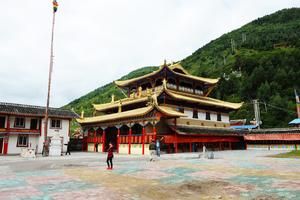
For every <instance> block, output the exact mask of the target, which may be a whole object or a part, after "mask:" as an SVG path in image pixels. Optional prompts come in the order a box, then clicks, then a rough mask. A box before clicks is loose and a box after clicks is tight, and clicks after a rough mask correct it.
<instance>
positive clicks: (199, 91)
mask: <svg viewBox="0 0 300 200" xmlns="http://www.w3.org/2000/svg"><path fill="white" fill-rule="evenodd" d="M195 94H198V95H203V87H202V86H200V85H198V86H196V87H195Z"/></svg>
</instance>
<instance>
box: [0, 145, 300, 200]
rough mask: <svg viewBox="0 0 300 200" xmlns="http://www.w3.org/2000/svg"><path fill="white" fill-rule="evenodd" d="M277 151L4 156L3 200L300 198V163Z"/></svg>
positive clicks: (0, 177)
mask: <svg viewBox="0 0 300 200" xmlns="http://www.w3.org/2000/svg"><path fill="white" fill-rule="evenodd" d="M275 153H277V152H272V151H255V150H253V151H224V152H216V153H215V159H213V160H208V159H202V158H200V159H199V154H197V153H189V154H177V155H175V154H173V155H162V156H161V158H160V159H159V160H157V161H155V162H149V161H148V160H147V157H141V156H128V155H115V169H114V170H106V165H105V155H103V154H101V153H76V154H73V155H72V156H70V157H59V158H37V159H33V160H26V159H24V158H20V157H0V199H1V200H2V199H5V200H7V199H32V200H35V199H118V200H119V199H134V200H135V199H146V200H147V199H160V200H164V199H256V200H258V199H260V200H269V199H293V200H294V199H300V159H286V158H272V157H268V156H269V155H271V154H275Z"/></svg>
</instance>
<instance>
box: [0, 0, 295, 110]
mask: <svg viewBox="0 0 300 200" xmlns="http://www.w3.org/2000/svg"><path fill="white" fill-rule="evenodd" d="M57 1H58V3H59V8H58V11H57V14H56V26H55V38H54V54H55V58H54V72H53V84H52V88H51V89H52V91H51V99H50V105H51V106H55V107H60V106H63V105H65V104H67V103H69V102H70V101H72V100H74V99H76V98H78V97H80V96H82V95H84V94H86V93H88V92H90V91H92V90H94V89H96V88H97V87H99V86H102V85H104V84H106V83H109V82H111V81H113V80H116V79H118V78H120V77H121V76H123V75H125V74H127V73H129V72H130V71H132V70H134V69H137V68H140V67H143V66H153V65H159V64H162V63H163V60H164V59H167V61H177V60H181V59H183V58H185V57H187V56H188V55H190V54H191V53H193V52H194V51H195V50H197V49H198V48H200V47H201V46H203V45H205V44H206V43H208V42H209V41H211V40H213V39H216V38H217V37H219V36H221V35H222V34H224V33H226V32H229V31H231V30H234V29H237V28H239V27H240V26H242V25H244V24H246V23H248V22H250V21H252V20H254V19H256V18H258V17H262V16H264V15H267V14H271V13H273V12H275V11H277V10H280V9H283V8H291V7H300V1H297V0H294V1H290V0H247V1H246V0H243V1H240V0H223V1H222V0H207V1H204V0H84V1H83V0H57ZM51 2H52V1H51V0H9V1H1V8H2V9H1V12H0V25H1V26H0V101H4V102H14V103H24V104H35V105H45V104H46V93H47V77H48V68H49V59H50V37H51V23H52V4H51Z"/></svg>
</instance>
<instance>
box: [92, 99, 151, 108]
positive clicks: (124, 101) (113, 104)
mask: <svg viewBox="0 0 300 200" xmlns="http://www.w3.org/2000/svg"><path fill="white" fill-rule="evenodd" d="M144 101H148V97H141V98H133V97H130V98H124V99H121V100H119V101H115V102H109V103H104V104H93V106H94V108H95V110H97V111H104V110H108V109H111V108H117V107H118V106H119V105H120V103H122V106H125V105H128V104H134V103H140V102H144Z"/></svg>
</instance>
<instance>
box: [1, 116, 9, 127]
mask: <svg viewBox="0 0 300 200" xmlns="http://www.w3.org/2000/svg"><path fill="white" fill-rule="evenodd" d="M0 118H4V124H3V125H4V126H3V127H0V128H6V127H5V126H6V120H7V118H6V116H0Z"/></svg>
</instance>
